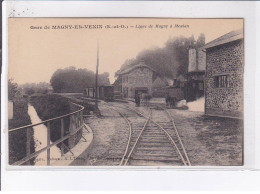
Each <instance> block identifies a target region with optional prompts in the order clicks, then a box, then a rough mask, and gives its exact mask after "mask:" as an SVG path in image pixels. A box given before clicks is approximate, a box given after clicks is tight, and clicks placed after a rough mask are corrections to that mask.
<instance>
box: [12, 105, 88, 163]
mask: <svg viewBox="0 0 260 194" xmlns="http://www.w3.org/2000/svg"><path fill="white" fill-rule="evenodd" d="M71 110H72V111H73V112H72V113H69V114H65V115H63V116H59V117H55V118H52V119H48V120H45V121H42V122H41V123H37V124H31V125H26V126H22V127H18V128H15V129H11V130H9V131H8V133H15V132H16V131H18V130H26V131H27V132H26V133H27V142H26V157H24V158H22V159H21V160H19V161H17V162H14V163H13V164H11V165H21V164H24V163H26V162H27V163H28V162H30V160H31V159H32V158H35V157H37V156H38V155H39V154H41V153H42V152H45V151H47V165H48V166H49V165H50V159H51V158H50V148H51V147H53V146H55V145H58V144H61V154H62V155H64V148H66V149H67V150H68V151H70V148H71V147H73V146H74V145H75V144H77V142H78V141H79V139H80V137H81V135H82V129H83V127H84V121H83V110H84V107H83V106H81V105H78V104H75V103H71ZM67 118H69V121H70V122H69V129H68V130H67V131H68V133H67V134H65V125H64V120H65V119H67ZM57 121H58V122H60V126H61V138H60V139H59V140H57V141H55V142H53V143H52V144H51V138H50V134H51V127H50V126H51V123H52V122H57ZM38 125H46V126H47V146H46V147H44V148H42V149H40V150H38V151H36V152H34V153H30V144H31V139H32V136H31V133H30V128H32V127H35V126H38ZM65 140H68V143H69V145H68V146H66V145H65V143H64V141H65Z"/></svg>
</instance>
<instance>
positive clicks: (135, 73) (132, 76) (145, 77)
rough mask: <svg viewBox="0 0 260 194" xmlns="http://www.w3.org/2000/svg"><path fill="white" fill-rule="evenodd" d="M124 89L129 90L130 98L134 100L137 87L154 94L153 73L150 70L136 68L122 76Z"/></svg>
mask: <svg viewBox="0 0 260 194" xmlns="http://www.w3.org/2000/svg"><path fill="white" fill-rule="evenodd" d="M122 80H123V81H122V88H123V91H124V88H128V97H130V98H134V96H135V88H136V87H146V88H147V89H148V93H149V94H152V84H153V71H152V70H150V69H149V68H142V67H141V68H136V69H134V70H132V71H131V72H129V73H127V74H124V75H122Z"/></svg>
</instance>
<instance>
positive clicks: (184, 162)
mask: <svg viewBox="0 0 260 194" xmlns="http://www.w3.org/2000/svg"><path fill="white" fill-rule="evenodd" d="M127 108H128V109H130V110H132V111H134V112H136V113H137V114H140V115H142V116H143V117H144V118H147V117H146V116H145V115H144V114H142V113H140V112H138V111H136V110H134V109H132V108H130V107H127ZM150 120H151V121H152V122H153V123H154V124H156V125H157V126H158V127H159V128H160V129H161V130H162V131H163V132H164V133H165V134H166V135H167V137H168V139H169V140H170V141H171V143H172V144H173V145H174V147H175V148H176V150H177V152H178V154H179V156H180V158H181V160H182V162H183V164H184V165H185V166H187V164H186V161H185V159H184V157H183V155H182V153H181V152H180V149H179V148H178V146H177V145H176V143H175V141H174V140H173V139H172V137H171V136H170V135H169V133H168V132H167V131H166V130H165V129H164V128H163V127H162V126H161V125H160V124H158V123H157V122H155V121H154V120H152V119H150Z"/></svg>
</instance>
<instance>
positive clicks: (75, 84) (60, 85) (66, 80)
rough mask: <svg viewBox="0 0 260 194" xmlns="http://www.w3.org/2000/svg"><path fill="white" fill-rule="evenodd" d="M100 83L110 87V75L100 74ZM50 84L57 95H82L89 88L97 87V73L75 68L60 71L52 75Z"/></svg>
mask: <svg viewBox="0 0 260 194" xmlns="http://www.w3.org/2000/svg"><path fill="white" fill-rule="evenodd" d="M98 81H99V82H98V84H99V85H110V81H109V73H107V72H105V73H103V74H99V76H98ZM50 83H51V86H52V88H53V90H54V91H55V92H57V93H66V92H71V93H81V92H83V90H84V89H85V88H87V87H95V73H94V72H93V71H90V70H88V69H76V68H75V67H69V68H65V69H58V70H57V71H55V72H54V74H53V75H52V77H51V80H50Z"/></svg>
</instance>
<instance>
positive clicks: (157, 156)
mask: <svg viewBox="0 0 260 194" xmlns="http://www.w3.org/2000/svg"><path fill="white" fill-rule="evenodd" d="M120 108H122V107H120ZM124 108H126V109H128V110H129V111H130V112H129V113H130V115H128V114H127V116H126V115H124V118H125V119H126V121H127V122H128V125H129V130H130V131H131V133H130V135H129V140H128V143H127V146H126V149H125V153H124V156H123V157H122V159H121V162H120V165H178V166H179V165H184V166H191V163H190V160H189V157H188V154H187V152H186V150H185V148H184V146H183V143H182V141H181V138H180V136H179V133H178V131H177V128H176V125H175V123H174V120H173V118H172V117H171V115H170V114H169V112H168V111H167V110H166V109H163V108H160V109H161V110H162V111H164V112H165V114H166V115H167V117H168V118H169V121H168V122H161V123H159V122H156V121H154V120H153V117H152V113H153V109H150V113H149V116H146V115H144V114H142V113H141V112H138V111H137V110H135V109H132V108H129V107H124ZM133 113H135V114H137V115H139V116H140V117H143V118H145V119H146V121H145V123H144V124H143V125H140V124H139V125H133V122H131V121H130V120H129V118H127V117H129V116H133ZM169 130H170V132H171V135H170V134H169V133H168V131H169Z"/></svg>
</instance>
